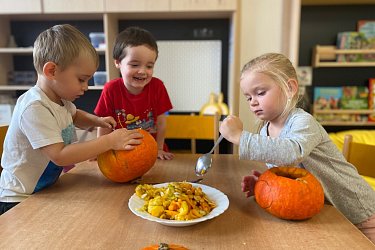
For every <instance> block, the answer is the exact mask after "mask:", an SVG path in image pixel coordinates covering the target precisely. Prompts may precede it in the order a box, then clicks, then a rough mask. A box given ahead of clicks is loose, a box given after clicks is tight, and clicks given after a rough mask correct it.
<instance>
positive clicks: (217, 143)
mask: <svg viewBox="0 0 375 250" xmlns="http://www.w3.org/2000/svg"><path fill="white" fill-rule="evenodd" d="M223 138H224V137H223V135H220V137H219V139H217V141H216V142H215V145H214V146H213V147H212V149H211V151H210V152H208V153H209V154H212V152H214V150H215V148H216V147H217V145H219V143H220V142H221V140H223Z"/></svg>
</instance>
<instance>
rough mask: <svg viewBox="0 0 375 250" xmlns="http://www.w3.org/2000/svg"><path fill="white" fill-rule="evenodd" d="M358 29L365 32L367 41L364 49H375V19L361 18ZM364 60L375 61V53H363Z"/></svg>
mask: <svg viewBox="0 0 375 250" xmlns="http://www.w3.org/2000/svg"><path fill="white" fill-rule="evenodd" d="M357 31H358V32H361V33H363V34H364V36H365V38H366V39H367V43H366V44H365V45H364V47H363V49H375V20H359V21H358V23H357ZM363 60H364V61H370V62H374V61H375V54H363Z"/></svg>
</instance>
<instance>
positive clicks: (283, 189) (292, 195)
mask: <svg viewBox="0 0 375 250" xmlns="http://www.w3.org/2000/svg"><path fill="white" fill-rule="evenodd" d="M254 193H255V200H256V202H257V203H258V204H259V206H260V207H262V208H263V209H265V210H266V211H267V212H269V213H270V214H272V215H274V216H276V217H278V218H281V219H287V220H304V219H308V218H311V217H313V216H314V215H316V214H317V213H319V212H320V210H321V209H322V208H323V206H324V191H323V187H322V185H321V184H320V182H319V181H318V180H317V179H316V178H315V177H314V176H313V175H312V174H311V173H310V172H309V171H307V170H306V169H303V168H298V167H289V166H286V167H275V168H271V169H269V170H267V171H265V172H264V173H263V174H262V175H261V176H260V177H259V178H258V181H257V183H256V184H255V188H254Z"/></svg>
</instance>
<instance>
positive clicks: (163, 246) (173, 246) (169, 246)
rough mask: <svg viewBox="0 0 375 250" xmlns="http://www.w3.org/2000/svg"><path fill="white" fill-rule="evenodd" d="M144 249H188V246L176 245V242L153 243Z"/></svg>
mask: <svg viewBox="0 0 375 250" xmlns="http://www.w3.org/2000/svg"><path fill="white" fill-rule="evenodd" d="M142 250H188V249H187V248H186V247H183V246H180V245H176V244H167V243H160V244H159V245H152V246H148V247H145V248H143V249H142Z"/></svg>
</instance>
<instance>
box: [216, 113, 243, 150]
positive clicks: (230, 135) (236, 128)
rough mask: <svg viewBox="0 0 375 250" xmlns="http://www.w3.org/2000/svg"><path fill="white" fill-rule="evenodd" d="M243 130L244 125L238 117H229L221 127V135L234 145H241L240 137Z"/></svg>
mask: <svg viewBox="0 0 375 250" xmlns="http://www.w3.org/2000/svg"><path fill="white" fill-rule="evenodd" d="M242 130H243V123H242V121H241V120H240V118H238V117H237V116H234V115H229V116H227V117H226V118H225V119H224V120H223V121H222V123H221V125H220V129H219V131H220V133H221V134H222V135H223V136H224V138H225V139H227V140H228V141H230V142H231V143H233V144H236V145H239V144H240V137H241V133H242Z"/></svg>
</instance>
